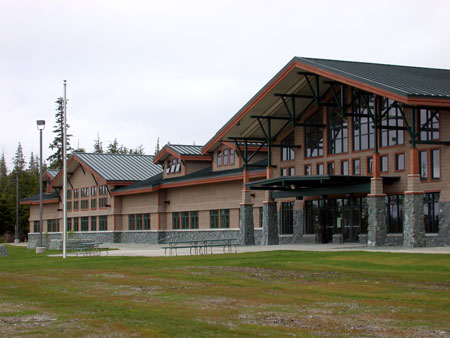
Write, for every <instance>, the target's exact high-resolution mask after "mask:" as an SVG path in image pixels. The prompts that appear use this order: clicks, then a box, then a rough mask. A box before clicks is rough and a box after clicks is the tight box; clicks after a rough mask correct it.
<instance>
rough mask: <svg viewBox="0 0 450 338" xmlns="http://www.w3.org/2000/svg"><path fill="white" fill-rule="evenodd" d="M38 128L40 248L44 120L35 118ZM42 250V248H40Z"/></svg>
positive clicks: (40, 242) (40, 245)
mask: <svg viewBox="0 0 450 338" xmlns="http://www.w3.org/2000/svg"><path fill="white" fill-rule="evenodd" d="M36 124H37V129H39V141H40V142H39V149H40V151H39V247H40V248H42V131H43V130H44V128H45V120H37V121H36ZM41 250H42V249H41Z"/></svg>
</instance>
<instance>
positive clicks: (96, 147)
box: [94, 132, 103, 154]
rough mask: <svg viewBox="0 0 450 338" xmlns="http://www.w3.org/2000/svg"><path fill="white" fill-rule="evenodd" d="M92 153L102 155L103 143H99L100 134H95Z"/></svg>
mask: <svg viewBox="0 0 450 338" xmlns="http://www.w3.org/2000/svg"><path fill="white" fill-rule="evenodd" d="M94 142H95V143H94V153H96V154H102V153H103V142H101V141H100V134H99V133H98V132H97V139H96V140H94Z"/></svg>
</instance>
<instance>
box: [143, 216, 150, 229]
mask: <svg viewBox="0 0 450 338" xmlns="http://www.w3.org/2000/svg"><path fill="white" fill-rule="evenodd" d="M144 230H150V214H144Z"/></svg>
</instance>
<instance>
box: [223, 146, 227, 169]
mask: <svg viewBox="0 0 450 338" xmlns="http://www.w3.org/2000/svg"><path fill="white" fill-rule="evenodd" d="M223 165H228V149H225V150H224V151H223Z"/></svg>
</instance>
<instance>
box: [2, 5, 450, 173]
mask: <svg viewBox="0 0 450 338" xmlns="http://www.w3.org/2000/svg"><path fill="white" fill-rule="evenodd" d="M449 14H450V1H448V0H441V1H437V0H435V1H434V0H428V1H422V0H409V1H398V0H395V1H393V0H389V1H385V0H377V1H361V0H360V1H319V0H316V1H301V0H296V1H283V0H277V1H248V0H240V1H228V0H227V1H225V0H221V1H214V0H209V1H192V0H191V1H169V0H166V1H161V0H160V1H149V0H147V1H133V0H126V1H125V0H123V1H115V0H88V1H83V0H77V1H61V0H54V1H49V0H39V1H32V0H29V1H23V0H0V114H1V122H0V147H1V149H0V151H3V152H4V154H5V157H6V159H7V161H8V165H9V166H10V167H9V169H11V159H12V157H13V156H14V153H15V150H16V148H17V144H18V142H19V141H20V142H21V143H22V146H23V148H24V153H25V156H26V159H27V161H28V159H29V155H30V153H31V152H32V151H33V152H34V153H35V154H38V152H39V132H38V131H37V129H36V120H38V119H44V120H46V122H47V125H46V129H45V130H44V158H47V157H48V156H49V155H50V153H51V152H50V151H49V149H48V144H49V143H50V142H51V140H52V139H53V137H54V134H53V133H52V130H53V126H54V124H55V117H54V114H55V108H56V105H55V104H54V101H55V100H56V98H57V97H59V96H62V95H63V80H65V79H66V80H67V81H68V87H67V97H68V99H69V100H70V101H69V105H68V111H67V114H68V123H69V124H70V130H69V131H70V133H71V134H73V137H72V139H71V143H72V146H74V147H77V146H78V145H79V146H80V147H82V148H85V149H86V151H92V148H93V143H94V140H95V139H96V138H97V133H99V135H100V139H101V141H102V142H103V145H104V147H106V146H107V145H108V144H109V143H110V142H111V141H112V140H114V138H115V137H117V139H118V142H119V143H121V144H124V145H125V146H127V147H133V148H135V147H137V146H138V145H140V144H142V145H143V146H144V148H145V151H146V153H147V154H153V152H154V149H155V144H156V139H157V138H158V137H160V143H161V146H162V145H164V144H165V143H166V142H168V141H169V142H171V143H182V144H192V143H193V142H195V144H200V145H202V144H205V143H206V142H207V141H208V140H209V139H210V138H211V137H212V136H213V135H214V133H215V132H216V131H217V130H218V129H219V128H220V127H221V126H222V125H223V124H224V123H226V121H228V119H230V117H231V116H232V115H233V114H234V113H236V111H237V110H238V109H240V108H241V107H242V106H243V105H244V104H245V103H246V102H247V101H248V100H249V99H250V98H251V97H252V96H253V95H254V94H255V93H256V92H257V91H258V90H259V89H260V88H261V87H262V86H264V85H265V83H266V82H267V81H269V80H270V78H271V77H272V76H274V75H275V73H276V72H278V70H280V69H281V68H282V67H283V66H284V65H285V64H286V63H288V62H289V60H290V59H291V58H292V57H294V56H305V57H317V58H329V59H339V60H351V61H368V62H377V63H389V64H402V65H411V66H423V67H434V68H446V69H450V22H449Z"/></svg>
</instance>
